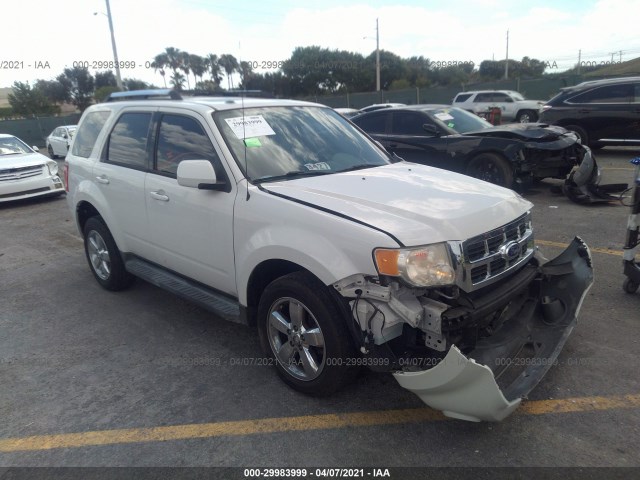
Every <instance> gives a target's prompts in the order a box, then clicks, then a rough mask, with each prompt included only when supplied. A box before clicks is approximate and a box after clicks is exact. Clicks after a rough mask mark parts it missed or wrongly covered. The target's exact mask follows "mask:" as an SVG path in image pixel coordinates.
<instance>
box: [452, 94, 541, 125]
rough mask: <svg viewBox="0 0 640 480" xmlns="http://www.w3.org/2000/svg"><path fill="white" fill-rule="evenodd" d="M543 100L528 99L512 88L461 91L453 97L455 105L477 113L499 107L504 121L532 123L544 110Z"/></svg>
mask: <svg viewBox="0 0 640 480" xmlns="http://www.w3.org/2000/svg"><path fill="white" fill-rule="evenodd" d="M542 105H544V102H543V101H541V100H526V99H525V98H524V97H523V96H522V95H521V94H520V93H518V92H514V91H512V90H478V91H472V92H460V93H458V94H457V95H456V96H455V98H454V99H453V106H454V107H460V108H463V109H465V110H467V111H469V112H473V113H475V114H478V113H483V112H487V111H488V110H489V109H490V108H492V107H498V108H500V110H501V113H502V121H507V122H513V121H516V122H520V123H530V122H536V121H537V120H538V118H539V117H540V113H541V112H542Z"/></svg>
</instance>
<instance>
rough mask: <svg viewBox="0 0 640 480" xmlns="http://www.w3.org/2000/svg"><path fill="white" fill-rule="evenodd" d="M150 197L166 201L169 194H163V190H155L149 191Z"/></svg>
mask: <svg viewBox="0 0 640 480" xmlns="http://www.w3.org/2000/svg"><path fill="white" fill-rule="evenodd" d="M149 195H151V198H155V199H156V200H160V201H161V202H168V201H169V196H168V195H165V193H164V190H156V191H155V192H149Z"/></svg>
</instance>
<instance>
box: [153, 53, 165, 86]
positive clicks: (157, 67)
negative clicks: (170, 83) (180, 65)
mask: <svg viewBox="0 0 640 480" xmlns="http://www.w3.org/2000/svg"><path fill="white" fill-rule="evenodd" d="M168 63H169V59H168V58H167V54H166V53H160V54H158V55H156V56H155V57H154V58H153V62H151V68H153V70H154V71H156V72H160V75H162V80H163V81H164V86H165V88H166V87H167V79H166V77H165V75H166V73H167V72H166V71H165V67H166V66H167V64H168Z"/></svg>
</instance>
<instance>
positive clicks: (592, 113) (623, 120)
mask: <svg viewBox="0 0 640 480" xmlns="http://www.w3.org/2000/svg"><path fill="white" fill-rule="evenodd" d="M540 121H541V122H545V123H549V124H552V125H560V126H563V127H564V128H566V129H568V130H572V131H574V132H576V133H577V134H578V135H579V136H580V138H581V139H582V143H583V144H585V145H589V146H591V147H593V148H599V147H604V146H607V145H640V77H627V78H610V79H607V80H595V81H592V82H583V83H580V84H579V85H576V86H574V87H567V88H563V89H561V91H560V93H559V94H558V95H556V96H555V97H553V98H552V99H551V100H549V101H548V102H547V103H546V104H545V105H544V106H543V107H542V114H541V116H540Z"/></svg>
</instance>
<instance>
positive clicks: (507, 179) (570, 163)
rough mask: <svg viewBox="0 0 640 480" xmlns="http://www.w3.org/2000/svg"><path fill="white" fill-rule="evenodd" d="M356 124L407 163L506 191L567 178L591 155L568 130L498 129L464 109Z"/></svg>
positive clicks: (425, 108) (405, 112)
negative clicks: (441, 170) (586, 155)
mask: <svg viewBox="0 0 640 480" xmlns="http://www.w3.org/2000/svg"><path fill="white" fill-rule="evenodd" d="M352 122H353V123H355V124H356V125H358V126H359V127H360V128H361V129H362V130H364V131H365V132H367V133H368V134H369V135H370V136H371V137H373V138H374V139H375V140H377V141H379V142H380V143H381V144H382V145H383V146H384V147H385V148H386V149H387V150H388V151H389V152H391V153H395V154H396V155H398V156H399V157H402V158H403V159H404V160H406V161H409V162H415V163H422V164H426V165H431V166H434V167H439V168H444V169H447V170H453V171H455V172H460V173H466V174H467V175H470V176H472V177H476V178H480V179H482V180H486V181H488V182H492V183H496V184H498V185H502V186H505V187H512V186H513V185H514V182H515V183H517V184H527V183H530V182H531V181H533V180H536V179H542V178H547V177H554V178H565V177H566V176H567V174H568V173H569V172H570V171H571V169H572V168H573V167H574V166H576V165H578V164H580V162H581V161H582V157H583V156H584V155H585V153H586V152H587V151H588V149H586V148H584V147H582V145H580V143H579V141H578V138H577V136H576V135H575V134H574V133H572V132H569V131H567V130H565V129H564V128H562V127H552V126H547V125H541V124H538V123H527V124H513V125H501V126H497V127H494V126H493V125H491V124H490V123H489V122H487V121H486V120H483V119H482V118H480V117H478V116H476V115H473V114H472V113H469V112H466V111H464V110H462V109H460V108H456V107H450V106H446V105H415V106H411V107H403V108H400V107H396V108H389V109H385V110H379V111H376V112H370V113H365V114H362V115H358V116H356V117H354V118H352Z"/></svg>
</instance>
